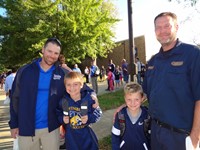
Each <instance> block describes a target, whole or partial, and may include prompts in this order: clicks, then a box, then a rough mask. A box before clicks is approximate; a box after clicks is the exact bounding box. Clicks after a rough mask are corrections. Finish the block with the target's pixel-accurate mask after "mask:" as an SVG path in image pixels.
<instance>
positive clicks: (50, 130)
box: [9, 38, 65, 150]
mask: <svg viewBox="0 0 200 150" xmlns="http://www.w3.org/2000/svg"><path fill="white" fill-rule="evenodd" d="M60 52H61V43H60V41H59V40H58V39H56V38H49V39H48V40H47V41H46V42H45V44H44V47H43V48H42V53H43V56H42V58H39V59H36V60H34V61H33V62H32V63H31V64H28V65H25V66H23V67H22V68H20V69H19V70H18V72H17V75H16V77H15V80H14V83H13V87H12V91H11V103H10V115H11V119H10V122H9V125H10V128H11V136H12V137H13V138H16V137H17V136H18V138H19V149H20V150H28V149H29V150H39V149H40V142H41V145H42V148H43V150H58V149H59V126H60V124H59V122H58V120H57V116H56V108H57V106H58V102H59V100H60V99H61V98H62V96H63V95H64V92H65V86H64V82H63V81H64V75H65V72H64V70H63V69H62V68H61V67H60V66H59V65H56V62H57V60H58V57H59V55H60Z"/></svg>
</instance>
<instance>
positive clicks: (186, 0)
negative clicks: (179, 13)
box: [168, 0, 198, 6]
mask: <svg viewBox="0 0 200 150" xmlns="http://www.w3.org/2000/svg"><path fill="white" fill-rule="evenodd" d="M168 1H169V2H171V1H177V2H178V3H181V2H183V1H184V2H189V3H190V4H191V6H194V5H196V3H197V2H198V0H168Z"/></svg>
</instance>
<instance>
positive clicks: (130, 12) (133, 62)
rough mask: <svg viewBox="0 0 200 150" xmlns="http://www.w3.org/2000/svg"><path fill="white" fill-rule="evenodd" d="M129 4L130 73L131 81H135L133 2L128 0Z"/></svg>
mask: <svg viewBox="0 0 200 150" xmlns="http://www.w3.org/2000/svg"><path fill="white" fill-rule="evenodd" d="M127 4H128V26H129V52H130V53H129V54H130V62H129V73H130V76H131V81H134V74H135V56H134V55H135V54H134V47H133V46H134V38H133V24H132V13H133V10H132V0H127Z"/></svg>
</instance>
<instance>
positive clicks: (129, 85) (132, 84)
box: [124, 82, 144, 97]
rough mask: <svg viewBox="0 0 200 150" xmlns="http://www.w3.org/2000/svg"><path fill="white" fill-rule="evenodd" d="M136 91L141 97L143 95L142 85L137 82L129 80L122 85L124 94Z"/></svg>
mask: <svg viewBox="0 0 200 150" xmlns="http://www.w3.org/2000/svg"><path fill="white" fill-rule="evenodd" d="M137 92H139V93H140V94H141V96H142V97H143V96H144V92H143V90H142V86H141V85H139V84H138V83H135V82H130V83H127V84H126V85H125V86H124V94H129V93H137Z"/></svg>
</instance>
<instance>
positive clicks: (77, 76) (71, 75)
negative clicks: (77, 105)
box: [64, 71, 84, 85]
mask: <svg viewBox="0 0 200 150" xmlns="http://www.w3.org/2000/svg"><path fill="white" fill-rule="evenodd" d="M67 79H75V80H77V82H80V83H81V85H83V83H84V80H83V75H82V74H81V73H79V72H73V71H72V72H69V73H67V74H65V79H64V83H65V84H66V80H67Z"/></svg>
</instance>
